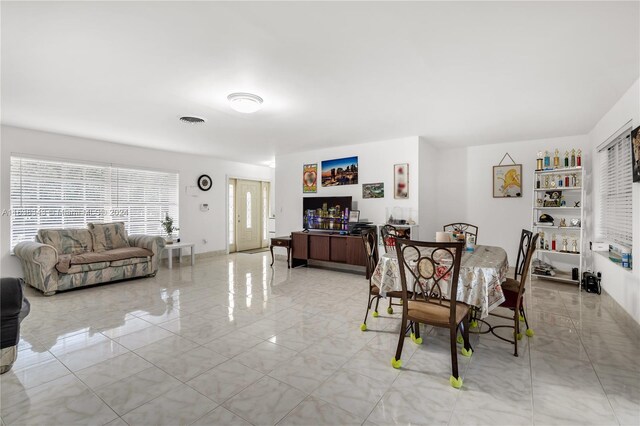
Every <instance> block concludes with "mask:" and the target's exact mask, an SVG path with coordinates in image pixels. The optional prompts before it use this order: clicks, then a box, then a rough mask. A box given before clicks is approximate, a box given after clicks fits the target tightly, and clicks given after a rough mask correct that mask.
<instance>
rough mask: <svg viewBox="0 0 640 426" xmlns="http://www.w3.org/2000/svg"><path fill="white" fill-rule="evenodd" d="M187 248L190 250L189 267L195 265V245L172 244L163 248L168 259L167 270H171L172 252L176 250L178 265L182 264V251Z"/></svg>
mask: <svg viewBox="0 0 640 426" xmlns="http://www.w3.org/2000/svg"><path fill="white" fill-rule="evenodd" d="M185 247H189V248H190V249H191V266H193V265H195V263H196V251H195V243H173V244H167V245H165V246H164V249H165V250H166V252H167V257H168V259H169V265H168V266H169V269H173V251H174V250H176V249H177V250H178V263H182V249H183V248H185Z"/></svg>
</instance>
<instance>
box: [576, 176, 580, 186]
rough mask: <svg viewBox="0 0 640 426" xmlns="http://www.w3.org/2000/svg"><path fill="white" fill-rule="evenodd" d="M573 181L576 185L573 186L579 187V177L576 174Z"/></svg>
mask: <svg viewBox="0 0 640 426" xmlns="http://www.w3.org/2000/svg"><path fill="white" fill-rule="evenodd" d="M575 181H576V185H575V186H576V187H579V186H580V178H579V177H578V176H576V179H575Z"/></svg>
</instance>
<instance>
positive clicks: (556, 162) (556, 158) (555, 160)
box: [553, 148, 560, 169]
mask: <svg viewBox="0 0 640 426" xmlns="http://www.w3.org/2000/svg"><path fill="white" fill-rule="evenodd" d="M559 154H560V151H558V148H556V152H555V155H554V156H553V168H554V169H557V168H559V167H560V157H559Z"/></svg>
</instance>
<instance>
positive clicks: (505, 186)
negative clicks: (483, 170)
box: [493, 164, 522, 198]
mask: <svg viewBox="0 0 640 426" xmlns="http://www.w3.org/2000/svg"><path fill="white" fill-rule="evenodd" d="M520 197H522V164H509V165H505V166H493V198H520Z"/></svg>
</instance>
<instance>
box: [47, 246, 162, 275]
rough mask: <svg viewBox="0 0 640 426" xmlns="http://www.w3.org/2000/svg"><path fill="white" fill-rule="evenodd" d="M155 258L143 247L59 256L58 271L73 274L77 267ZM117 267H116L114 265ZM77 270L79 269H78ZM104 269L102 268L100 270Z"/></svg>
mask: <svg viewBox="0 0 640 426" xmlns="http://www.w3.org/2000/svg"><path fill="white" fill-rule="evenodd" d="M150 256H153V252H152V251H151V250H147V249H145V248H142V247H124V248H119V249H113V250H107V251H103V252H99V253H96V252H88V253H80V254H76V255H61V256H58V264H57V265H56V269H57V270H58V271H59V272H61V273H63V274H71V273H73V272H71V271H72V270H73V269H72V268H74V267H75V266H77V265H88V264H97V263H102V262H106V263H107V266H109V262H116V261H118V260H124V259H130V258H142V259H143V260H146V259H147V258H148V257H150ZM112 266H116V265H112ZM76 269H77V268H76ZM99 269H102V268H99ZM93 270H96V269H85V270H82V271H78V272H86V271H93Z"/></svg>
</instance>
